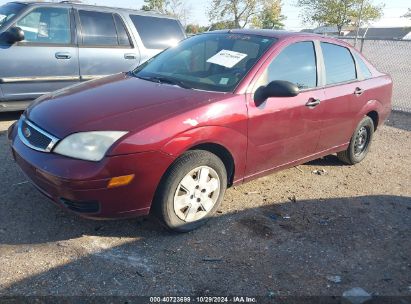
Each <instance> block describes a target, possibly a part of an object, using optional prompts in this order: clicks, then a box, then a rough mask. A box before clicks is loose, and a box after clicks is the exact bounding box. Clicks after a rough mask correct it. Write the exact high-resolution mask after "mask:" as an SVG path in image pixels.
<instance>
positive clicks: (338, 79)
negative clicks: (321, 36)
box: [321, 42, 357, 85]
mask: <svg viewBox="0 0 411 304" xmlns="http://www.w3.org/2000/svg"><path fill="white" fill-rule="evenodd" d="M321 49H322V52H323V57H324V64H325V76H326V84H327V85H328V84H335V83H342V82H347V81H351V80H355V79H356V78H357V75H356V71H355V64H354V59H353V57H352V55H351V52H350V50H349V49H348V48H346V47H343V46H339V45H336V44H332V43H326V42H321Z"/></svg>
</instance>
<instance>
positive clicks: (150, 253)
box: [0, 113, 411, 303]
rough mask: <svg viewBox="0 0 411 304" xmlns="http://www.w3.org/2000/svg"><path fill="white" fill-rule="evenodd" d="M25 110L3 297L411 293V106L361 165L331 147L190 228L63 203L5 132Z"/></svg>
mask: <svg viewBox="0 0 411 304" xmlns="http://www.w3.org/2000/svg"><path fill="white" fill-rule="evenodd" d="M17 117H18V114H4V113H3V114H1V113H0V162H1V166H0V295H3V296H4V295H36V296H39V295H94V294H95V295H148V296H150V295H179V296H186V295H194V294H196V295H227V294H230V295H253V296H257V295H260V296H273V295H274V296H275V295H280V296H281V295H284V296H286V295H293V296H299V295H304V296H307V295H336V296H339V295H342V294H343V292H344V291H347V290H349V289H351V288H354V287H361V288H363V289H364V290H365V291H367V292H368V293H369V294H371V295H384V296H411V255H410V253H411V239H410V235H411V170H410V168H411V154H410V151H411V116H410V115H408V114H400V113H397V114H395V115H393V116H392V117H391V118H390V121H389V123H388V125H389V126H383V127H381V128H380V129H379V131H378V132H377V133H376V136H375V141H374V143H373V146H372V148H371V152H370V154H369V155H368V157H367V158H366V160H365V161H364V162H362V163H361V164H358V165H356V166H345V165H343V164H342V163H340V162H339V161H338V160H337V158H336V157H335V156H328V157H326V158H324V159H321V160H316V161H312V162H310V163H308V164H304V165H301V166H298V167H296V168H291V169H288V170H285V171H281V172H278V173H275V174H272V175H270V176H267V177H264V178H260V179H258V180H255V181H253V182H250V183H248V184H244V185H241V186H237V187H235V188H232V189H229V190H228V192H227V195H226V198H225V200H224V202H223V206H222V208H221V210H220V211H219V212H218V214H217V215H216V216H215V218H214V219H212V220H211V221H210V222H209V223H208V224H207V225H205V226H204V227H202V228H200V229H199V230H197V231H194V232H190V233H187V234H175V233H170V232H168V231H166V230H165V229H164V228H162V227H161V226H160V225H159V224H158V222H157V221H156V220H154V219H152V218H142V219H134V220H126V221H109V222H105V221H90V220H83V219H81V218H79V217H77V216H75V215H72V214H69V213H66V212H64V211H62V210H60V209H58V208H57V207H55V205H53V204H52V203H50V202H49V201H47V199H45V198H44V197H43V196H42V195H41V194H39V193H38V192H37V191H36V190H35V189H34V188H33V186H31V185H30V184H29V183H27V182H26V179H25V177H24V176H23V175H22V173H20V171H19V169H18V167H17V166H16V165H15V164H14V163H13V161H12V159H11V156H10V153H9V148H8V144H7V139H6V136H5V132H4V130H5V129H6V128H7V126H8V125H9V124H10V123H11V122H12V121H13V120H15V119H16V118H17ZM320 169H324V170H325V174H324V175H316V174H313V173H312V171H314V170H320ZM406 301H408V300H406ZM404 303H408V302H404Z"/></svg>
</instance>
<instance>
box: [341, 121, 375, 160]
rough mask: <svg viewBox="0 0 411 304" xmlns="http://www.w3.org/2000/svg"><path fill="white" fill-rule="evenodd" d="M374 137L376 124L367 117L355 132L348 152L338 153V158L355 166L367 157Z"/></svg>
mask: <svg viewBox="0 0 411 304" xmlns="http://www.w3.org/2000/svg"><path fill="white" fill-rule="evenodd" d="M373 135H374V122H373V120H372V119H371V118H370V117H368V116H365V117H364V118H363V119H362V120H361V121H360V123H359V124H358V126H357V128H356V129H355V131H354V134H353V136H352V137H351V140H350V145H349V146H348V148H347V150H345V151H342V152H338V153H337V157H338V159H339V160H341V161H342V162H344V163H346V164H348V165H355V164H358V163H359V162H361V161H362V160H363V159H364V158H365V156H367V154H368V151H369V150H370V146H371V142H372V138H373Z"/></svg>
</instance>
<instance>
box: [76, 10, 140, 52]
mask: <svg viewBox="0 0 411 304" xmlns="http://www.w3.org/2000/svg"><path fill="white" fill-rule="evenodd" d="M80 11H85V12H96V13H103V14H108V15H111V18H112V19H113V24H114V29H115V31H116V36H117V43H118V33H117V26H116V21H115V19H114V15H118V16H119V17H120V19H121V21H122V22H123V26H124V28H125V30H126V33H127V36H128V39H129V42H130V45H128V46H126V45H119V44H117V45H101V44H84V43H83V38H84V36H83V27H82V24H81V18H80V13H79V12H80ZM75 15H76V19H77V22H76V24H77V27H78V47H79V48H82V49H89V48H93V49H97V48H98V49H134V48H135V46H134V42H133V39H131V36H130V33H129V30H128V28H127V26H126V24H125V22H124V20H123V18H122V17H121V15H120V14H118V13H113V12H106V11H100V10H87V9H82V8H76V9H75Z"/></svg>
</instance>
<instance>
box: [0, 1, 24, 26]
mask: <svg viewBox="0 0 411 304" xmlns="http://www.w3.org/2000/svg"><path fill="white" fill-rule="evenodd" d="M25 6H26V5H25V4H22V3H7V4H5V5H1V6H0V28H1V27H2V26H3V25H4V24H6V22H7V21H9V20H11V19H12V18H13V17H14V16H16V15H17V14H18V13H19V12H20V11H21V10H22V9H23V8H24V7H25Z"/></svg>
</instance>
